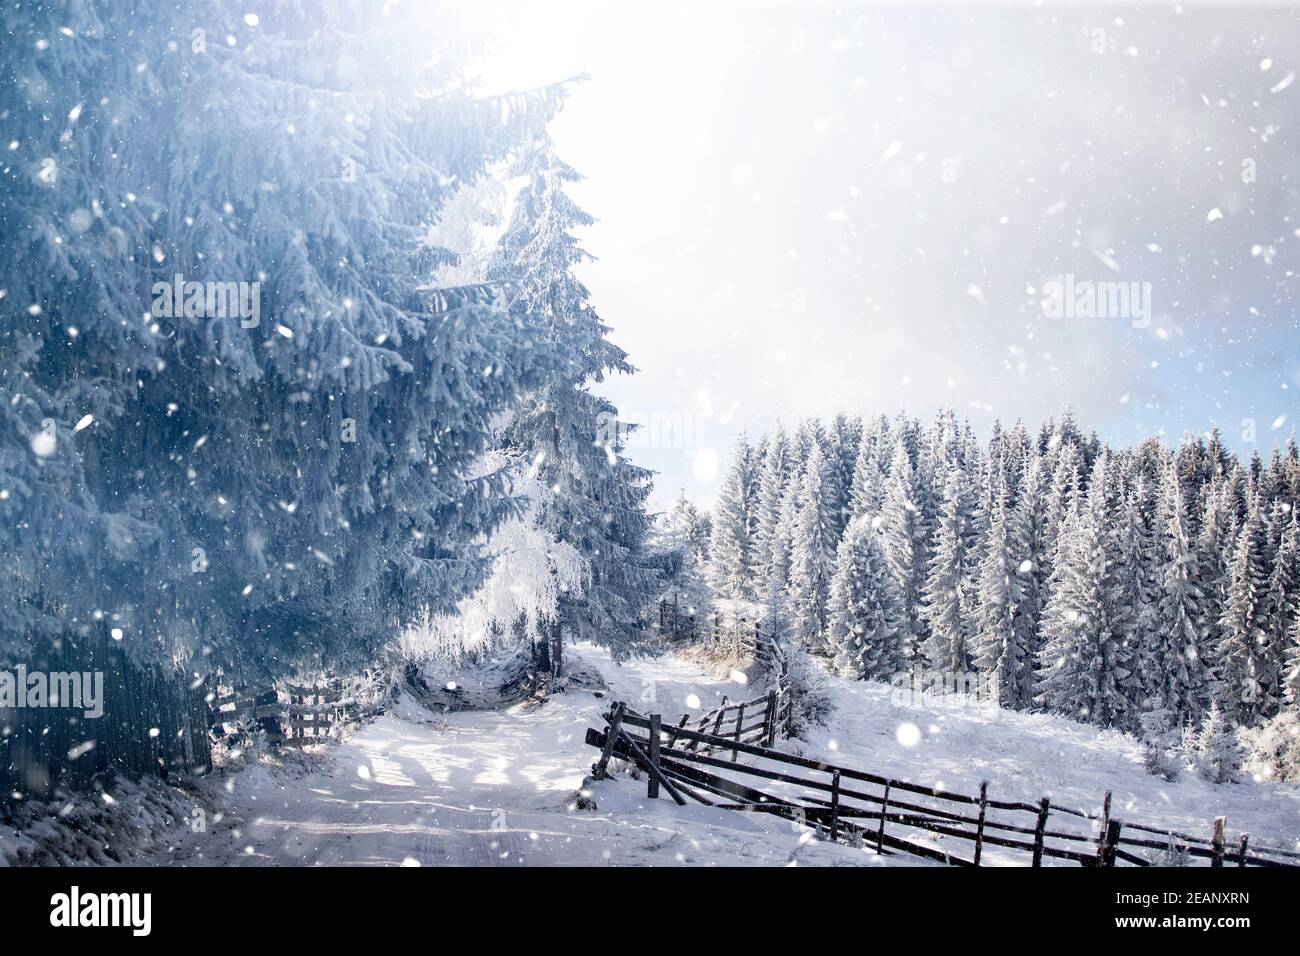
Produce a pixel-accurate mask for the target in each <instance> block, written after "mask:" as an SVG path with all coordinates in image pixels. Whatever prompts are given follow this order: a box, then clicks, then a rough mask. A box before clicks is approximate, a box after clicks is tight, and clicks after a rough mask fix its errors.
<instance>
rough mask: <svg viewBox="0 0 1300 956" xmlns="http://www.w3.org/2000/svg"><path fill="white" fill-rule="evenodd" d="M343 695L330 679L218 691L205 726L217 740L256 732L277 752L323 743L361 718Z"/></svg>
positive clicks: (352, 702) (337, 682)
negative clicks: (341, 727) (278, 748)
mask: <svg viewBox="0 0 1300 956" xmlns="http://www.w3.org/2000/svg"><path fill="white" fill-rule="evenodd" d="M345 690H346V688H345V686H344V683H343V682H342V681H340V680H338V679H332V678H331V679H325V680H320V681H316V682H314V683H311V684H296V683H292V682H289V681H283V682H281V683H280V684H279V685H278V686H271V687H260V688H254V689H248V688H239V689H235V688H231V687H225V686H220V687H219V691H220V693H218V694H216V695H214V696H213V698H212V700H211V701H209V704H208V726H209V728H210V729H211V733H212V735H213V736H214V737H216V738H221V737H225V736H228V735H235V734H240V733H244V732H245V731H247V730H249V729H256V730H259V731H261V732H262V733H263V734H264V735H265V737H266V739H267V740H268V741H269V742H271V743H273V744H279V745H281V746H286V747H308V746H311V745H313V744H321V743H325V741H326V740H328V739H329V734H330V728H331V727H334V726H336V725H339V724H343V723H348V722H350V721H353V720H357V719H359V718H360V717H362V716H364V713H363V708H362V706H361V704H360V702H359V701H358V700H357V699H356V698H355V697H348V696H346V693H345Z"/></svg>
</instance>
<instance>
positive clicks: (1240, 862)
mask: <svg viewBox="0 0 1300 956" xmlns="http://www.w3.org/2000/svg"><path fill="white" fill-rule="evenodd" d="M1248 843H1250V834H1249V833H1243V834H1242V835H1241V844H1240V846H1239V847H1238V849H1237V853H1238V856H1237V866H1245V865H1246V845H1247V844H1248Z"/></svg>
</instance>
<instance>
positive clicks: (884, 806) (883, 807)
mask: <svg viewBox="0 0 1300 956" xmlns="http://www.w3.org/2000/svg"><path fill="white" fill-rule="evenodd" d="M888 812H889V784H885V796H884V799H883V800H881V801H880V826H879V827H878V828H877V829H876V853H877V854H880V853H881V852H883V849H884V846H885V814H886V813H888Z"/></svg>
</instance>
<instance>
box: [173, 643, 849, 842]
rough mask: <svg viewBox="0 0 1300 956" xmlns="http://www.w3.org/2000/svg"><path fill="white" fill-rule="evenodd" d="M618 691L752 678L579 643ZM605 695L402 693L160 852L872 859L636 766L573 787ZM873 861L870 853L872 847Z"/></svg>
mask: <svg viewBox="0 0 1300 956" xmlns="http://www.w3.org/2000/svg"><path fill="white" fill-rule="evenodd" d="M575 654H580V655H581V658H582V659H583V660H584V661H586V662H587V663H588V664H590V665H592V666H594V667H596V668H597V669H598V670H600V672H601V673H602V674H603V676H604V677H605V679H606V680H607V681H608V683H609V684H610V686H611V689H612V692H613V696H615V697H619V698H622V699H628V700H633V701H647V700H648V699H649V697H650V696H651V695H653V698H654V703H655V704H656V705H657V706H658V707H659V708H660V709H662V710H663V712H664V713H667V714H677V713H682V712H684V711H685V710H687V709H691V708H690V705H694V708H695V709H699V708H704V709H707V708H709V707H712V706H715V705H716V703H717V702H718V700H719V699H720V698H721V696H722V695H723V694H730V695H731V697H732V698H733V699H735V698H736V697H737V696H738V695H741V694H744V693H745V692H746V688H744V687H743V686H741V685H738V684H735V683H732V682H730V681H726V680H715V679H711V678H708V677H706V676H704V675H703V674H702V673H701V672H700V671H699V669H698V668H696V667H694V666H693V665H690V664H687V663H685V662H682V661H677V660H673V659H660V660H655V661H639V662H630V663H628V664H625V665H623V666H621V667H620V666H618V665H616V664H614V663H613V662H612V661H610V659H609V657H608V655H606V654H605V653H603V652H602V651H599V650H597V649H595V648H591V647H584V648H581V649H580V650H578V651H576V652H575ZM609 699H610V695H609V694H603V695H602V696H601V697H597V696H596V695H595V694H594V693H593V692H591V691H573V692H570V693H568V694H564V695H561V696H557V697H555V698H552V699H551V700H550V701H548V702H547V703H545V704H544V705H542V706H540V707H532V708H527V707H523V706H518V707H513V708H511V709H509V710H506V711H501V712H473V713H455V714H449V715H446V716H434V715H431V714H429V713H428V712H427V711H425V710H423V709H422V708H420V707H418V706H417V705H415V704H414V703H413V702H410V701H406V702H404V703H403V705H402V706H401V707H399V708H398V709H397V711H396V712H395V713H392V714H389V715H387V716H384V717H382V718H380V719H379V720H376V721H374V722H373V723H371V724H368V725H366V726H365V727H363V728H361V729H360V730H359V731H357V732H356V733H355V734H354V735H353V736H352V737H350V738H349V739H348V740H347V741H346V742H344V743H342V744H340V745H338V746H337V747H331V748H328V749H323V750H322V751H321V752H319V753H318V754H315V755H312V756H311V757H310V758H309V759H310V760H311V761H312V762H313V763H314V765H315V767H314V769H313V770H312V771H311V772H308V773H303V772H301V771H298V772H291V771H289V770H287V769H285V768H277V767H269V766H267V765H266V764H260V765H257V766H254V767H250V768H247V769H244V770H242V771H240V772H239V773H237V774H234V775H233V776H231V777H229V778H227V779H226V780H225V781H224V791H225V792H224V794H223V799H224V802H225V804H226V805H227V806H228V807H229V808H230V810H231V813H230V815H229V816H228V817H226V818H225V819H222V820H220V821H216V822H215V823H214V825H213V826H211V827H210V828H209V829H208V831H207V832H204V833H200V834H194V835H191V836H189V837H187V838H186V839H185V840H183V841H181V842H180V844H179V845H177V846H176V847H175V848H173V850H172V851H171V852H170V853H168V854H164V855H161V856H159V857H157V858H156V860H155V862H170V863H173V864H178V865H222V866H231V865H267V864H293V865H304V866H313V865H361V866H382V865H401V864H405V865H408V866H409V865H416V864H419V865H424V866H437V865H474V866H518V865H538V864H545V865H606V864H614V865H647V864H655V865H672V864H675V863H677V864H684V863H697V864H698V863H705V864H707V863H710V862H727V863H745V862H752V863H756V864H764V865H773V864H784V863H787V862H790V861H791V860H792V859H796V858H797V859H798V860H800V861H806V862H817V863H832V862H857V863H861V862H864V856H865V855H864V854H863V853H862V851H851V850H849V849H848V848H846V847H834V846H826V845H824V844H817V843H812V842H809V841H808V838H807V835H806V833H804V832H803V831H796V830H795V829H794V828H793V827H792V826H791V825H790V824H789V823H787V822H785V821H779V820H775V819H769V818H765V817H764V818H756V817H751V816H747V815H741V814H736V813H730V812H726V811H717V810H711V809H709V808H707V807H700V806H688V807H677V806H675V805H674V804H672V802H671V801H670V800H657V801H650V800H646V799H645V786H644V784H642V783H637V782H636V781H632V780H630V779H627V778H623V779H621V780H618V781H611V782H605V783H601V784H597V785H595V786H594V787H593V789H592V791H591V793H592V796H593V797H594V799H595V800H596V803H597V809H596V810H594V811H592V810H578V809H577V808H576V806H575V797H576V794H577V791H578V790H579V788H580V786H581V785H582V781H583V778H584V777H585V776H586V775H587V774H588V773H589V772H590V765H591V763H592V761H593V760H594V758H595V756H596V754H595V751H593V750H592V749H591V748H590V747H588V746H586V745H585V743H584V736H585V733H586V729H587V727H600V726H602V725H603V721H602V720H601V719H600V716H599V714H600V712H601V710H602V709H604V708H606V707H608V703H609ZM872 859H874V856H873V857H872Z"/></svg>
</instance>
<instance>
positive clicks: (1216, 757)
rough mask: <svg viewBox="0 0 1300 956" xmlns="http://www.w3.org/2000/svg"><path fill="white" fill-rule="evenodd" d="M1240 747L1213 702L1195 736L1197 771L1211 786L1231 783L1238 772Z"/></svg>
mask: <svg viewBox="0 0 1300 956" xmlns="http://www.w3.org/2000/svg"><path fill="white" fill-rule="evenodd" d="M1242 757H1243V754H1242V750H1241V745H1240V743H1239V742H1238V740H1237V728H1236V727H1234V726H1233V725H1232V721H1231V719H1230V718H1229V716H1228V714H1227V712H1226V711H1224V710H1223V709H1222V708H1221V707H1220V706H1219V704H1218V701H1215V702H1214V703H1212V704H1211V705H1210V710H1209V712H1208V713H1207V714H1206V715H1205V722H1204V724H1202V726H1201V730H1200V732H1199V733H1198V734H1197V735H1196V769H1197V772H1198V773H1200V775H1201V776H1203V777H1204V778H1205V779H1206V780H1209V781H1210V782H1211V783H1231V782H1232V781H1233V780H1235V779H1236V776H1237V771H1238V770H1240V769H1241V761H1242Z"/></svg>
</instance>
